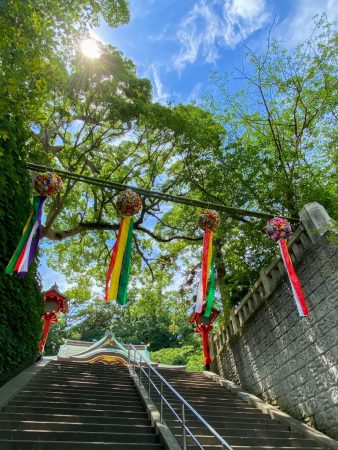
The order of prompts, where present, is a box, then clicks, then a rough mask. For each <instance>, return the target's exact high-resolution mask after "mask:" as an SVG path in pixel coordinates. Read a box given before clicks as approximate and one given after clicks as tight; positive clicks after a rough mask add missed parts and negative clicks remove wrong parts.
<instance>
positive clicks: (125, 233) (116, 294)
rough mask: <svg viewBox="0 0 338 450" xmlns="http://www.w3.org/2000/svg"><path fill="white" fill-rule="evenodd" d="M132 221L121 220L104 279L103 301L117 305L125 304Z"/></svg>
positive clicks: (127, 219) (125, 218)
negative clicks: (114, 301) (112, 301)
mask: <svg viewBox="0 0 338 450" xmlns="http://www.w3.org/2000/svg"><path fill="white" fill-rule="evenodd" d="M133 228H134V220H133V219H132V217H129V216H126V217H123V218H122V221H121V223H120V228H119V231H118V235H117V239H116V242H115V245H114V247H113V249H112V255H111V260H110V264H109V269H108V273H107V278H106V295H105V300H106V301H108V300H116V301H117V303H118V304H119V305H125V304H126V302H127V288H128V281H129V273H130V262H131V255H132V245H133Z"/></svg>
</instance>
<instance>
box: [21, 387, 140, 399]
mask: <svg viewBox="0 0 338 450" xmlns="http://www.w3.org/2000/svg"><path fill="white" fill-rule="evenodd" d="M38 395H39V396H45V397H48V398H49V397H52V396H64V397H67V398H68V397H76V398H83V397H90V398H97V399H105V398H110V397H111V394H110V392H108V393H107V392H104V393H103V392H102V391H99V392H95V391H94V392H91V391H88V390H87V389H83V390H79V389H24V390H22V391H21V393H20V394H19V395H18V398H22V397H23V396H29V397H35V398H37V396H38ZM114 398H125V399H135V400H136V399H139V398H140V397H139V395H138V394H137V392H136V391H132V392H131V391H126V392H120V391H116V392H114Z"/></svg>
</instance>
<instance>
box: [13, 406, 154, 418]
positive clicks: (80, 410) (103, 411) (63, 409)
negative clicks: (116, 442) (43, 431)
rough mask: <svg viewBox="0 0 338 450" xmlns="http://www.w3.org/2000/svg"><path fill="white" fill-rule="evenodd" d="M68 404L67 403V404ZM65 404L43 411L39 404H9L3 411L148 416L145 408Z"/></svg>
mask: <svg viewBox="0 0 338 450" xmlns="http://www.w3.org/2000/svg"><path fill="white" fill-rule="evenodd" d="M67 406H68V405H67ZM67 406H64V407H60V408H56V407H55V406H52V407H49V408H47V407H45V408H43V411H42V409H41V407H39V406H34V405H32V406H12V405H11V404H9V405H8V406H6V408H5V412H8V413H10V412H14V413H15V412H24V413H25V414H39V413H41V412H43V413H44V414H61V415H73V414H74V413H76V415H78V416H81V415H84V416H100V417H101V416H110V417H112V418H113V417H116V416H117V417H119V416H120V417H148V415H147V413H146V411H145V410H142V411H141V410H140V411H135V410H134V409H131V410H124V409H115V410H107V409H94V408H93V409H90V408H77V409H74V408H69V407H67Z"/></svg>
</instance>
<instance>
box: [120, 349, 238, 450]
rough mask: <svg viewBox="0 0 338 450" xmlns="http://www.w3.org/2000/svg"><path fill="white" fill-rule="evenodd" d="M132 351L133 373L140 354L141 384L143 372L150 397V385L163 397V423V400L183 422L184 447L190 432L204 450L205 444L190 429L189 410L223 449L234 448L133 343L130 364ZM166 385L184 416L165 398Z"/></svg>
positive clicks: (161, 405) (129, 357)
mask: <svg viewBox="0 0 338 450" xmlns="http://www.w3.org/2000/svg"><path fill="white" fill-rule="evenodd" d="M131 351H133V352H134V364H133V366H132V367H133V373H134V374H135V375H136V370H135V366H136V354H138V355H139V357H140V358H139V361H137V362H138V367H139V384H141V374H142V373H143V374H144V375H145V376H146V377H147V379H148V397H149V398H150V386H151V385H152V386H153V388H154V389H155V391H156V392H157V393H158V394H159V395H160V398H161V404H160V421H161V423H162V422H163V402H164V403H165V404H166V405H167V406H168V408H169V409H170V410H171V411H172V413H173V414H174V415H175V417H176V418H177V419H178V420H179V422H180V423H181V424H182V432H183V449H184V450H186V449H187V433H188V434H189V436H190V437H191V438H192V439H193V441H194V442H195V443H196V444H197V446H198V447H199V448H200V449H202V450H203V446H202V444H200V442H199V441H198V439H197V437H196V436H195V435H194V434H193V432H192V431H191V430H190V429H189V427H188V426H187V424H186V417H185V416H186V411H187V410H189V411H190V412H191V413H192V414H193V416H195V417H196V419H198V420H199V421H200V422H201V423H202V424H203V425H204V426H205V427H206V428H207V429H208V430H209V432H210V433H211V434H212V435H213V436H214V437H215V438H216V439H218V441H219V442H220V443H221V444H222V450H224V449H225V450H233V449H232V447H230V445H229V444H228V443H227V442H226V441H225V440H224V439H223V438H222V436H220V435H219V434H218V433H217V431H216V430H215V429H214V428H213V427H212V426H211V425H209V424H208V422H206V421H205V420H204V419H203V417H202V416H201V415H200V414H199V413H198V412H197V411H196V410H195V409H194V408H193V407H192V406H191V405H190V404H189V403H188V402H187V401H186V400H185V399H184V398H183V397H182V396H181V395H180V394H179V393H178V392H177V391H176V389H174V388H173V387H172V385H171V384H170V383H168V381H167V380H166V379H165V378H163V377H162V375H161V374H160V373H159V372H158V371H157V370H156V369H155V368H154V367H153V366H152V365H151V362H150V361H149V360H148V359H147V358H145V357H144V356H143V355H142V354H141V353H140V352H139V351H138V350H137V349H136V348H135V347H134V346H133V345H132V344H129V347H128V361H129V366H131ZM142 361H143V362H144V364H145V365H146V367H147V370H146V369H145V368H144V367H142ZM151 372H153V373H154V374H155V375H156V377H157V378H158V379H159V380H160V382H161V389H159V388H158V387H157V386H156V384H155V383H154V382H153V380H152V379H151V375H150V374H151ZM164 385H165V386H166V387H167V388H168V389H169V390H170V391H171V392H172V393H173V394H174V396H175V397H176V398H177V399H178V400H179V401H180V403H181V411H182V413H181V415H182V418H181V417H180V416H179V414H177V412H176V411H175V409H174V408H173V407H172V406H171V404H170V403H169V401H168V400H167V399H166V398H165V396H164V395H163V386H164Z"/></svg>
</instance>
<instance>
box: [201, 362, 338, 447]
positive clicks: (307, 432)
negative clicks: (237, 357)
mask: <svg viewBox="0 0 338 450" xmlns="http://www.w3.org/2000/svg"><path fill="white" fill-rule="evenodd" d="M203 374H204V375H205V376H206V377H208V378H211V379H212V380H214V381H216V382H217V383H219V384H220V385H221V386H224V387H225V388H226V389H228V390H229V391H231V392H234V393H235V394H237V395H238V396H239V397H241V398H242V399H243V400H246V401H247V402H248V403H249V404H250V405H254V406H256V407H257V408H258V409H260V410H261V411H262V412H263V413H264V414H269V416H270V417H271V418H272V419H275V420H280V421H281V422H283V423H286V424H287V425H289V426H290V427H291V428H292V429H293V430H297V431H299V432H300V433H302V434H303V436H304V437H308V438H309V439H313V440H314V441H316V442H317V443H318V444H320V445H323V446H326V447H328V448H333V449H335V450H338V442H337V441H336V440H334V439H333V438H330V437H329V436H327V435H326V434H324V433H321V432H320V431H318V430H315V429H314V428H311V427H309V426H308V425H305V424H304V423H303V422H301V421H299V420H297V419H294V418H293V417H291V416H289V414H287V413H285V412H284V411H281V410H280V409H278V408H275V407H274V406H272V405H269V403H265V402H264V401H263V400H261V399H260V398H259V397H256V396H255V395H253V394H249V393H248V392H245V391H243V390H242V388H241V387H240V386H238V385H237V384H235V383H233V382H232V381H229V380H226V379H225V378H222V377H220V376H219V375H216V374H215V373H213V372H208V371H203Z"/></svg>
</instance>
